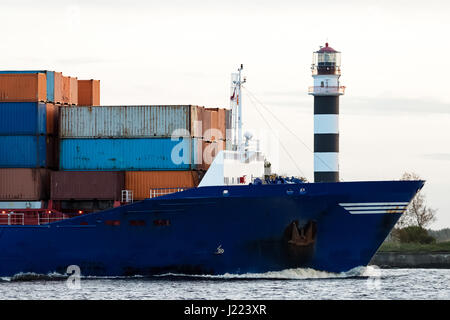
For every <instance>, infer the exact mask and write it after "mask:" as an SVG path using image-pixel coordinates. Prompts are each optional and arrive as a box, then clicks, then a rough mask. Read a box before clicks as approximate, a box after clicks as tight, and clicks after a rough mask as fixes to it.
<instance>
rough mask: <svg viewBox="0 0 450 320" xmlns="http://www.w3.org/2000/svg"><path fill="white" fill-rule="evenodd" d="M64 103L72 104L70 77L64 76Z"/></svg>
mask: <svg viewBox="0 0 450 320" xmlns="http://www.w3.org/2000/svg"><path fill="white" fill-rule="evenodd" d="M62 103H63V104H70V77H65V76H62Z"/></svg>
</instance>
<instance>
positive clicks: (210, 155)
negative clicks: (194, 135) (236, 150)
mask: <svg viewBox="0 0 450 320" xmlns="http://www.w3.org/2000/svg"><path fill="white" fill-rule="evenodd" d="M201 143H202V163H201V164H200V165H199V166H198V167H199V168H200V169H202V170H208V169H209V166H210V165H211V163H212V162H213V161H214V159H215V158H216V156H217V155H218V154H219V152H220V151H222V150H226V143H225V141H224V140H217V141H202V142H201Z"/></svg>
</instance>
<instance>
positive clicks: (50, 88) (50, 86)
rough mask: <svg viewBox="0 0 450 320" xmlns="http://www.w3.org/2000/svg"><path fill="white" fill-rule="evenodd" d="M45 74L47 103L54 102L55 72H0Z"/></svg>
mask: <svg viewBox="0 0 450 320" xmlns="http://www.w3.org/2000/svg"><path fill="white" fill-rule="evenodd" d="M22 73H45V75H46V77H47V101H50V102H55V72H54V71H48V70H12V71H8V70H2V71H0V74H22Z"/></svg>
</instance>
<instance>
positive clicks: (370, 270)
mask: <svg viewBox="0 0 450 320" xmlns="http://www.w3.org/2000/svg"><path fill="white" fill-rule="evenodd" d="M378 275H379V271H378V268H377V267H376V266H367V267H364V266H361V267H356V268H353V269H351V270H349V271H346V272H340V273H334V272H327V271H321V270H315V269H311V268H295V269H285V270H281V271H269V272H264V273H245V274H231V273H225V274H223V275H186V274H176V273H166V274H162V275H159V276H158V277H187V278H203V279H243V280H244V279H280V280H307V279H332V278H354V277H374V276H378Z"/></svg>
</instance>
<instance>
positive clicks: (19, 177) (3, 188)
mask: <svg viewBox="0 0 450 320" xmlns="http://www.w3.org/2000/svg"><path fill="white" fill-rule="evenodd" d="M49 191H50V170H48V169H32V168H0V200H29V201H36V200H47V199H48V197H49V194H50V192H49Z"/></svg>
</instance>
